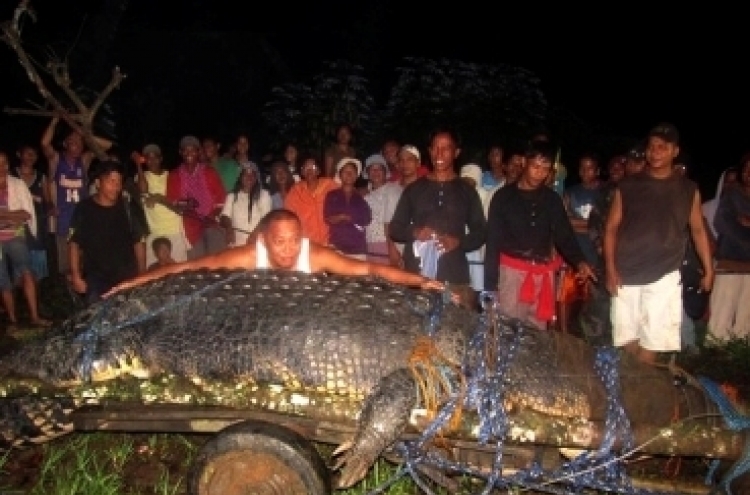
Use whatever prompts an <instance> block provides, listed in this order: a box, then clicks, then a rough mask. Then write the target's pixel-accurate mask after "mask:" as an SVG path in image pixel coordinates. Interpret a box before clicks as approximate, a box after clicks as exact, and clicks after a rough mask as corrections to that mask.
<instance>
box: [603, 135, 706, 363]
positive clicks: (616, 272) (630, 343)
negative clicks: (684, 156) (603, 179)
mask: <svg viewBox="0 0 750 495" xmlns="http://www.w3.org/2000/svg"><path fill="white" fill-rule="evenodd" d="M679 139H680V138H679V134H678V132H677V129H676V128H675V127H674V126H673V125H672V124H667V123H664V124H659V125H658V126H656V127H654V128H653V129H652V130H651V132H650V133H649V137H648V146H647V148H646V160H647V161H648V166H647V167H646V170H645V172H644V173H641V174H636V175H633V176H629V177H626V178H624V179H623V180H622V181H620V183H619V184H618V185H617V190H616V191H615V194H614V197H613V199H612V206H611V208H610V212H609V217H608V218H607V226H606V230H605V234H604V260H605V263H606V271H607V290H608V291H609V292H610V294H612V325H613V336H614V345H615V346H618V347H624V348H625V349H626V350H627V351H628V352H630V353H632V354H634V355H636V356H637V357H638V359H640V360H641V361H643V362H646V363H654V362H655V361H656V356H657V353H658V352H679V351H680V322H681V320H682V288H681V284H680V270H679V269H680V265H681V263H682V260H683V258H684V256H685V249H686V246H687V242H688V231H689V232H690V235H691V237H692V240H693V243H694V245H695V248H696V252H697V253H698V257H699V258H700V260H701V264H702V265H703V270H704V272H703V277H702V279H701V282H700V285H701V289H703V290H704V291H710V290H711V286H712V285H713V279H714V269H713V264H712V261H711V252H710V248H709V241H708V235H707V233H706V229H705V223H704V221H703V214H702V212H701V199H700V193H699V192H698V188H697V187H696V185H695V183H693V182H692V181H690V180H689V179H687V178H685V177H683V176H680V175H679V174H677V173H675V172H674V168H673V162H674V160H675V158H676V157H677V155H678V153H679V151H680V148H679Z"/></svg>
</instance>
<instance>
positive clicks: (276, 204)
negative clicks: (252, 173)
mask: <svg viewBox="0 0 750 495" xmlns="http://www.w3.org/2000/svg"><path fill="white" fill-rule="evenodd" d="M294 183H295V180H294V176H293V175H292V172H290V171H289V167H288V166H287V164H286V163H285V162H283V161H277V162H274V163H273V165H271V171H270V173H269V174H268V193H269V194H270V195H271V209H272V210H278V209H280V208H283V207H284V200H285V199H286V195H287V193H288V192H289V190H290V189H291V188H292V186H293V185H294Z"/></svg>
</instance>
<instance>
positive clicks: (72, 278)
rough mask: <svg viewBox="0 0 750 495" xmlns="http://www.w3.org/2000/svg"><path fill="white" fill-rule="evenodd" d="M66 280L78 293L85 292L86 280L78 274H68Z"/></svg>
mask: <svg viewBox="0 0 750 495" xmlns="http://www.w3.org/2000/svg"><path fill="white" fill-rule="evenodd" d="M68 281H69V282H70V285H71V286H73V290H74V291H76V292H77V293H79V294H85V293H86V281H85V280H83V279H82V278H81V276H80V275H72V274H71V275H68Z"/></svg>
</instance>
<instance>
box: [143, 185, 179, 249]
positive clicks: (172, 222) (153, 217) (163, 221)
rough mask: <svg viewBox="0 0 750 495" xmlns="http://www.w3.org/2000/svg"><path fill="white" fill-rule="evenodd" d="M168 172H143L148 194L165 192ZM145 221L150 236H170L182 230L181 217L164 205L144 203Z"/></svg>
mask: <svg viewBox="0 0 750 495" xmlns="http://www.w3.org/2000/svg"><path fill="white" fill-rule="evenodd" d="M168 176H169V172H167V171H164V172H162V174H161V175H156V174H154V173H151V172H144V177H145V178H146V184H148V192H149V193H150V194H161V195H165V196H166V194H167V177H168ZM143 209H144V211H145V213H146V221H147V222H148V228H149V230H150V231H151V236H171V235H177V234H179V233H180V232H182V218H181V217H180V216H179V215H178V214H177V213H175V212H173V211H172V210H170V209H169V208H167V207H166V206H163V205H160V204H155V205H154V206H152V207H149V206H148V205H146V204H144V205H143Z"/></svg>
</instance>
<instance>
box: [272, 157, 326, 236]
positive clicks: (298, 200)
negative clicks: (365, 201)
mask: <svg viewBox="0 0 750 495" xmlns="http://www.w3.org/2000/svg"><path fill="white" fill-rule="evenodd" d="M301 163H302V170H301V173H302V180H301V181H299V182H297V183H296V184H294V186H292V188H291V189H290V190H289V194H287V195H286V199H285V200H284V208H286V209H287V210H290V211H292V212H294V213H295V214H296V215H297V216H298V217H299V219H300V223H301V224H302V234H303V235H304V236H305V237H306V238H308V239H310V240H311V241H313V242H317V243H318V244H323V245H324V246H326V245H328V224H327V223H326V221H325V216H324V215H323V203H324V202H325V199H326V195H327V194H328V192H329V191H332V190H333V189H337V188H338V184H337V183H336V181H334V180H333V179H331V178H330V177H321V176H320V174H321V168H320V164H319V162H318V160H317V159H316V158H315V156H313V155H308V156H306V157H304V158H303V159H302V161H301Z"/></svg>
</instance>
